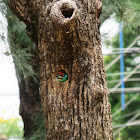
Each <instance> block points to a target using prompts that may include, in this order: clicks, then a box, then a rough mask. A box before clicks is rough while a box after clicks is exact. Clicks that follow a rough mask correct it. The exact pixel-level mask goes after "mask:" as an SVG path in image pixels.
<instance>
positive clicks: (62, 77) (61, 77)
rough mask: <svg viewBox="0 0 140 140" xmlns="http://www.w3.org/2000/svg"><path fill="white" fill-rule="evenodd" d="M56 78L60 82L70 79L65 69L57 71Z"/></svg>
mask: <svg viewBox="0 0 140 140" xmlns="http://www.w3.org/2000/svg"><path fill="white" fill-rule="evenodd" d="M56 80H57V81H59V82H66V81H67V80H68V74H67V73H66V72H65V71H64V70H59V71H57V73H56Z"/></svg>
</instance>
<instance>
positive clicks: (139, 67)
mask: <svg viewBox="0 0 140 140" xmlns="http://www.w3.org/2000/svg"><path fill="white" fill-rule="evenodd" d="M102 3H103V11H102V14H101V16H100V20H101V27H100V31H101V37H102V52H103V56H104V63H105V69H106V77H107V84H108V89H109V91H110V102H111V106H112V117H113V127H114V139H115V140H140V133H139V130H140V95H139V94H140V2H139V0H111V1H109V0H104V1H102ZM25 28H26V26H25V25H24V24H23V23H22V22H20V21H18V19H17V18H16V17H15V16H14V15H13V14H12V13H11V11H10V10H9V9H8V7H7V4H6V1H5V0H0V140H2V139H3V140H21V139H22V136H23V122H22V119H21V117H20V115H19V102H20V101H19V87H20V86H21V84H23V81H24V83H27V84H29V83H31V82H32V81H33V80H34V81H35V80H36V79H37V78H36V77H37V70H36V69H34V66H33V65H32V64H31V63H32V62H33V60H34V57H35V56H34V55H35V52H34V48H35V45H34V44H33V43H32V42H31V41H30V39H29V38H28V36H27V34H26V31H25ZM25 46H26V47H25ZM27 46H28V48H27ZM25 48H26V49H25ZM15 66H16V69H15ZM17 79H18V80H17ZM25 85H26V84H25ZM26 87H27V86H26ZM28 88H30V87H29V86H28ZM37 101H38V102H39V100H37ZM37 119H38V117H37ZM39 119H40V118H39ZM40 123H41V125H40ZM42 125H43V123H42V122H39V124H36V125H35V127H37V128H38V132H37V133H38V135H31V136H30V137H29V135H28V134H26V135H27V136H28V137H29V138H28V140H42V139H43V138H42V137H41V136H40V135H42V136H44V127H43V126H42ZM38 126H39V127H38ZM40 126H41V127H40ZM27 127H28V126H27ZM31 129H32V128H31ZM25 131H26V129H25ZM32 131H34V130H32ZM37 136H38V137H37Z"/></svg>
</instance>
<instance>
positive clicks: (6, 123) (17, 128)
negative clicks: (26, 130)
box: [0, 118, 23, 138]
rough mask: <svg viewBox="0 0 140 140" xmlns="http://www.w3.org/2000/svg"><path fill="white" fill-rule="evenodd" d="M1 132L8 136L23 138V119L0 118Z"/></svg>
mask: <svg viewBox="0 0 140 140" xmlns="http://www.w3.org/2000/svg"><path fill="white" fill-rule="evenodd" d="M0 133H1V134H4V135H5V136H6V137H8V138H10V137H18V138H22V135H23V126H22V124H21V119H19V118H13V119H9V120H4V119H3V118H0Z"/></svg>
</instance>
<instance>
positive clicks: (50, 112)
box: [9, 0, 113, 140]
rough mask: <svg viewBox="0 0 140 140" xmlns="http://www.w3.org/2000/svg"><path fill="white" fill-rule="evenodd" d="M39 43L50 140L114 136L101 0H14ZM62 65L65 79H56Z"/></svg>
mask: <svg viewBox="0 0 140 140" xmlns="http://www.w3.org/2000/svg"><path fill="white" fill-rule="evenodd" d="M9 5H10V7H11V9H12V10H13V11H14V13H15V14H16V15H17V16H18V17H19V18H20V19H21V20H23V21H24V22H25V23H26V24H27V30H28V32H29V34H30V37H31V38H32V40H34V42H35V43H36V44H37V45H38V50H39V59H40V66H39V67H40V97H41V100H42V105H43V109H44V117H45V126H46V140H49V139H50V140H52V139H64V140H67V139H71V140H74V139H76V140H78V139H81V140H85V139H87V140H112V139H113V132H112V119H111V111H110V110H111V107H110V103H109V101H108V96H109V93H108V90H107V84H106V81H105V79H106V78H105V70H104V65H103V56H102V52H101V37H100V32H99V25H100V22H99V19H98V18H99V15H100V13H101V7H102V4H101V1H100V0H79V1H77V0H73V1H70V0H61V1H55V0H54V1H53V2H50V1H48V0H44V1H40V0H38V1H32V0H30V1H25V0H24V1H22V0H15V1H13V0H9ZM60 70H63V71H65V72H66V73H67V74H68V80H67V81H66V82H58V81H56V75H57V74H58V72H59V71H60Z"/></svg>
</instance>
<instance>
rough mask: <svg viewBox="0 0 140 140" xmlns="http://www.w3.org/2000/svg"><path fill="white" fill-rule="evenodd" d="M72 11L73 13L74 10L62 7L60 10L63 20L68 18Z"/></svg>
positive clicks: (65, 6)
mask: <svg viewBox="0 0 140 140" xmlns="http://www.w3.org/2000/svg"><path fill="white" fill-rule="evenodd" d="M73 11H74V9H73V8H69V7H68V6H67V5H63V6H62V8H61V12H62V15H63V16H64V17H65V18H70V17H71V16H72V14H73Z"/></svg>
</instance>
